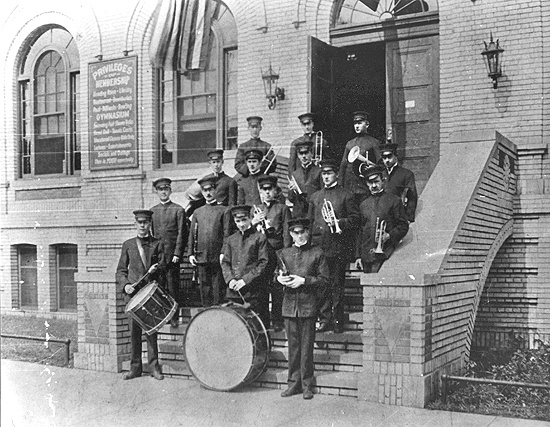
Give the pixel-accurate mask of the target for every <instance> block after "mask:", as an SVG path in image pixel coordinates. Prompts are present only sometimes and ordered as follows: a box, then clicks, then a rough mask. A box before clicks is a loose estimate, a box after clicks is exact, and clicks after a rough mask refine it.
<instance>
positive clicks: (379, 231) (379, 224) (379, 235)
mask: <svg viewBox="0 0 550 427" xmlns="http://www.w3.org/2000/svg"><path fill="white" fill-rule="evenodd" d="M385 233H386V221H384V220H382V221H380V218H376V237H375V239H377V240H378V245H377V246H376V249H375V250H374V253H375V254H383V253H384V249H382V246H383V245H384V234H385Z"/></svg>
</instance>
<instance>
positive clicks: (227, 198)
mask: <svg viewBox="0 0 550 427" xmlns="http://www.w3.org/2000/svg"><path fill="white" fill-rule="evenodd" d="M205 178H215V179H216V190H215V192H214V198H215V199H216V200H217V201H218V203H219V204H220V205H224V206H233V205H236V204H237V181H235V180H234V179H233V178H231V177H230V176H228V175H226V173H225V172H223V171H222V172H220V173H219V174H218V176H215V175H214V174H213V173H211V174H210V175H207V176H205Z"/></svg>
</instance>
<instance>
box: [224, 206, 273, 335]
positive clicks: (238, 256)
mask: <svg viewBox="0 0 550 427" xmlns="http://www.w3.org/2000/svg"><path fill="white" fill-rule="evenodd" d="M230 209H231V215H232V216H233V219H234V221H235V224H236V225H237V228H238V231H236V232H235V233H233V234H232V235H231V236H229V237H228V238H227V240H226V242H225V245H224V248H223V255H222V261H221V264H222V271H223V278H224V280H225V283H227V285H228V289H227V299H229V300H231V301H234V302H237V303H240V304H242V303H243V298H244V299H245V301H246V302H247V303H249V304H250V308H251V309H252V310H254V311H255V312H256V313H258V316H259V317H260V319H261V320H262V322H264V325H269V307H268V302H267V286H268V280H271V277H269V278H268V277H266V268H267V265H268V263H269V247H268V243H267V237H266V236H265V234H262V233H258V232H257V231H256V229H255V228H254V227H253V226H252V218H251V217H250V211H251V209H252V206H250V205H237V206H233V207H232V208H230ZM241 295H242V298H241Z"/></svg>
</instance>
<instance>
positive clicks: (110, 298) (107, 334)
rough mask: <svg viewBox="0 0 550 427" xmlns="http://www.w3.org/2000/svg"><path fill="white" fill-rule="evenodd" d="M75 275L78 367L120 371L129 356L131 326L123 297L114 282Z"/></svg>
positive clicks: (76, 357) (76, 365)
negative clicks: (76, 283)
mask: <svg viewBox="0 0 550 427" xmlns="http://www.w3.org/2000/svg"><path fill="white" fill-rule="evenodd" d="M83 276H85V274H79V275H78V276H77V277H78V352H77V353H75V355H74V366H75V368H80V369H92V370H96V371H109V372H120V371H121V370H122V362H123V361H124V360H126V359H128V358H129V351H130V349H129V343H130V330H129V327H128V322H127V319H126V315H125V314H124V306H125V304H124V298H123V297H122V295H121V289H119V286H118V285H116V284H115V283H114V282H110V283H109V282H103V283H99V282H91V281H84V280H82V278H83Z"/></svg>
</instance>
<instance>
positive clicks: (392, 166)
mask: <svg viewBox="0 0 550 427" xmlns="http://www.w3.org/2000/svg"><path fill="white" fill-rule="evenodd" d="M380 154H381V156H382V162H383V163H384V166H386V170H387V175H388V177H387V180H386V191H387V192H388V193H391V194H395V195H396V196H398V197H399V198H401V202H402V203H403V206H405V212H406V214H407V219H408V220H409V222H414V215H415V212H416V204H417V202H418V192H417V191H416V182H415V179H414V173H413V172H412V171H411V170H409V169H407V168H404V167H403V166H401V165H400V164H399V163H398V159H397V144H383V145H381V146H380Z"/></svg>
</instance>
